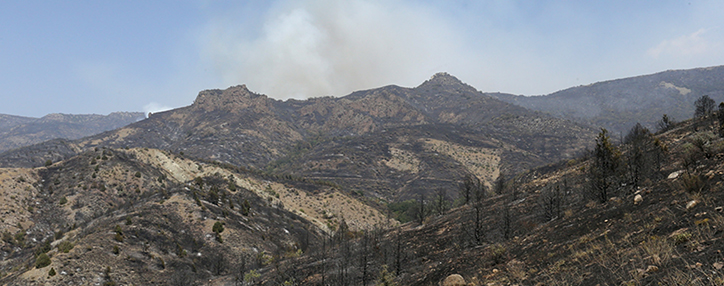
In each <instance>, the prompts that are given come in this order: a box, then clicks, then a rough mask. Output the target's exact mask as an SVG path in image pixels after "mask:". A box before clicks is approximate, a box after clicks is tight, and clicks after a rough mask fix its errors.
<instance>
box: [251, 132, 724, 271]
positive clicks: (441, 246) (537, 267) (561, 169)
mask: <svg viewBox="0 0 724 286" xmlns="http://www.w3.org/2000/svg"><path fill="white" fill-rule="evenodd" d="M718 128H719V127H718V126H717V125H716V124H714V125H709V126H706V127H702V126H699V128H698V129H696V130H698V131H693V130H695V128H694V125H693V124H692V122H691V121H687V122H685V123H683V124H681V125H679V126H678V127H677V128H675V129H673V130H670V131H668V132H666V133H664V134H661V135H658V136H657V139H658V140H659V142H661V143H664V144H665V145H666V146H667V147H668V148H667V149H668V153H666V156H665V158H664V160H663V161H662V166H661V169H660V170H654V171H653V172H651V173H648V175H647V176H646V177H645V180H642V181H641V183H640V185H639V186H638V187H634V184H633V181H632V176H631V174H630V172H631V169H630V165H629V164H630V161H627V160H628V159H630V158H632V157H630V156H631V155H632V153H631V152H632V150H634V149H633V148H632V146H631V145H624V146H617V147H616V148H620V149H621V150H622V151H623V154H622V160H623V161H622V162H625V163H621V164H622V165H621V166H622V169H621V170H620V172H622V173H620V174H619V181H618V182H617V183H616V184H615V186H613V188H612V190H611V192H610V193H609V194H608V197H607V199H606V200H605V201H604V202H600V201H599V199H597V198H596V195H595V194H593V193H592V189H591V185H590V180H591V177H590V176H589V174H588V170H589V168H591V158H586V157H582V158H578V159H577V160H575V161H571V162H568V163H563V164H556V165H550V166H546V167H543V168H538V169H533V170H530V171H529V172H526V173H524V174H521V175H520V176H518V177H516V178H515V179H514V180H511V181H509V182H508V187H507V188H506V189H505V191H504V192H503V193H502V194H494V193H488V194H487V196H486V197H485V198H484V199H483V200H481V202H480V203H479V204H478V203H476V202H471V203H470V204H467V205H463V206H461V207H458V208H456V209H453V210H452V211H450V212H449V213H447V214H444V215H436V216H432V217H430V218H428V219H426V220H425V223H424V224H423V225H419V224H418V223H408V224H404V225H402V226H401V227H399V228H395V229H389V230H386V231H375V230H372V231H369V232H366V233H364V234H362V233H347V236H345V238H342V237H341V236H337V237H336V238H332V239H330V240H329V242H328V244H327V247H328V248H327V250H326V251H322V252H318V253H314V254H311V255H309V256H304V257H302V258H299V259H297V260H293V261H287V262H286V264H285V265H283V266H282V267H280V269H296V272H295V273H297V274H298V275H299V276H298V277H297V278H296V280H295V281H302V284H303V285H316V284H318V283H320V282H321V281H327V282H328V283H332V284H335V283H337V284H339V283H342V284H344V283H351V281H355V283H356V282H359V281H373V280H374V281H378V283H381V282H383V281H391V282H395V283H397V284H399V285H437V284H438V283H440V282H441V281H442V280H443V279H445V278H446V277H448V276H449V275H451V274H460V275H462V276H463V278H464V279H465V280H466V282H469V283H472V285H511V284H519V285H537V284H542V285H619V284H627V285H650V284H651V285H653V284H665V285H717V284H720V283H722V282H723V281H724V272H722V269H723V265H724V257H722V254H721V252H722V251H724V242H723V241H722V228H724V214H722V211H721V209H722V206H723V205H724V200H722V194H723V193H722V189H721V186H722V184H724V179H723V177H722V176H721V175H722V174H724V139H722V138H719V137H717V136H716V135H715V132H713V131H715V130H718ZM697 142H700V143H701V142H703V143H704V144H703V145H700V143H697ZM695 146H708V147H704V149H699V148H698V147H695ZM428 207H430V208H435V206H431V205H429V204H428ZM477 213H480V214H481V215H478V214H477ZM478 217H479V218H480V219H479V221H478V222H477V223H476V220H477V218H478ZM478 228H480V234H481V235H480V238H476V237H475V233H474V232H475V230H476V229H478ZM276 275H279V272H275V271H271V272H268V273H266V274H265V276H264V278H265V280H266V281H270V284H269V285H272V284H271V283H272V282H271V281H275V279H276V278H275V277H276Z"/></svg>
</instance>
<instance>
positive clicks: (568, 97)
mask: <svg viewBox="0 0 724 286" xmlns="http://www.w3.org/2000/svg"><path fill="white" fill-rule="evenodd" d="M491 95H493V96H495V97H496V98H498V99H500V100H503V101H505V102H509V103H513V104H516V105H519V106H523V107H525V108H529V109H532V110H538V111H542V112H546V113H549V114H551V115H554V116H557V117H561V118H568V119H571V120H574V121H576V122H582V123H585V124H589V125H592V126H600V127H604V128H607V129H608V130H610V131H612V132H613V133H614V134H619V133H626V132H627V131H628V130H629V129H630V128H631V127H633V126H634V125H635V124H636V123H637V122H638V123H641V124H643V125H644V126H646V127H648V128H650V129H652V130H653V129H655V128H656V122H657V121H658V120H660V119H661V117H662V115H663V114H667V115H668V116H670V117H673V118H675V119H677V120H684V119H687V118H691V117H693V115H694V105H693V103H694V101H695V100H696V99H697V98H699V97H701V96H704V95H708V96H709V97H711V98H712V99H714V100H715V101H716V102H721V101H724V66H716V67H708V68H697V69H689V70H670V71H665V72H660V73H656V74H652V75H644V76H637V77H631V78H624V79H617V80H610V81H604V82H598V83H594V84H590V85H585V86H577V87H572V88H568V89H564V90H561V91H558V92H555V93H552V94H549V95H544V96H520V95H511V94H503V93H493V94H491Z"/></svg>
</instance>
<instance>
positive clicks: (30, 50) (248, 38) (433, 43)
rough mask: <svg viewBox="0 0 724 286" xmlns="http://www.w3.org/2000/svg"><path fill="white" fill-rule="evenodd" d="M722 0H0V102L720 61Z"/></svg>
mask: <svg viewBox="0 0 724 286" xmlns="http://www.w3.org/2000/svg"><path fill="white" fill-rule="evenodd" d="M722 15H724V1H718V0H717V1H697V0H688V1H674V0H668V1H667V0H662V1H629V0H625V1H623V0H621V1H618V0H612V1H545V0H543V1H486V0H479V1H463V0H427V1H407V0H385V1H376V0H345V1H330V0H299V1H286V0H278V1H213V0H196V1H193V0H177V1H162V0H159V1H133V0H131V1H83V0H79V1H52V0H45V1H34V0H23V1H12V0H10V1H0V113H4V114H12V115H21V116H31V117H41V116H43V115H45V114H49V113H74V114H90V113H95V114H108V113H110V112H114V111H143V112H150V111H153V112H155V111H160V110H167V109H170V108H177V107H182V106H187V105H190V104H191V103H193V100H194V99H195V98H196V95H197V94H198V92H199V91H201V90H205V89H225V88H227V87H229V86H234V85H239V84H246V85H247V87H248V88H249V89H250V90H252V91H254V92H257V93H262V94H266V95H267V96H269V97H272V98H276V99H280V100H285V99H289V98H296V99H304V98H308V97H319V96H337V97H339V96H344V95H347V94H349V93H351V92H353V91H355V90H362V89H370V88H375V87H380V86H385V85H389V84H396V85H400V86H406V87H414V86H417V85H419V84H421V83H422V82H423V81H425V80H427V79H429V78H430V76H432V75H433V74H435V73H437V72H443V71H444V72H448V73H450V74H452V75H454V76H456V77H458V78H459V79H460V80H462V81H463V82H465V83H468V84H470V85H472V86H474V87H475V88H477V89H478V90H481V91H483V92H505V93H513V94H523V95H543V94H549V93H552V92H555V91H558V90H561V89H566V88H569V87H573V86H578V85H584V84H590V83H594V82H599V81H605V80H611V79H617V78H625V77H631V76H638V75H644V74H651V73H656V72H660V71H665V70H671V69H689V68H697V67H708V66H717V65H724V52H723V51H724V17H722Z"/></svg>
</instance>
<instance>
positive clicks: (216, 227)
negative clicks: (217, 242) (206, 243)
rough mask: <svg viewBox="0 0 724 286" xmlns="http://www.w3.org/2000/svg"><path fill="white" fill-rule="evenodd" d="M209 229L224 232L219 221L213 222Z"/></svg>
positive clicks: (222, 225)
mask: <svg viewBox="0 0 724 286" xmlns="http://www.w3.org/2000/svg"><path fill="white" fill-rule="evenodd" d="M211 230H212V231H213V232H215V233H217V234H220V233H222V232H224V223H223V222H220V221H217V222H215V223H214V226H213V227H212V228H211Z"/></svg>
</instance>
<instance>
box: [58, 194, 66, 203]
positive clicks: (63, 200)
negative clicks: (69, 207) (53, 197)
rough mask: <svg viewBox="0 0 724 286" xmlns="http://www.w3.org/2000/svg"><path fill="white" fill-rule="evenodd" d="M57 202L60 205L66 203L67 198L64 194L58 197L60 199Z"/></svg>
mask: <svg viewBox="0 0 724 286" xmlns="http://www.w3.org/2000/svg"><path fill="white" fill-rule="evenodd" d="M58 203H59V204H60V205H64V204H66V203H68V199H67V198H66V197H65V196H63V197H62V198H60V201H59V202H58Z"/></svg>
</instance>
